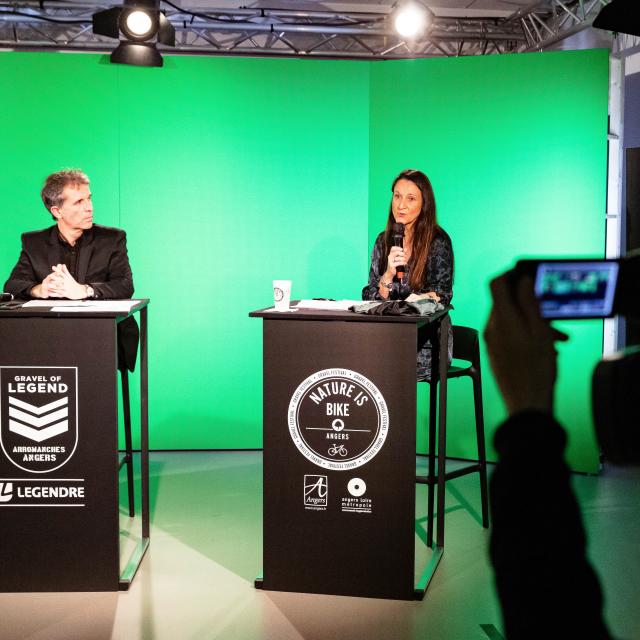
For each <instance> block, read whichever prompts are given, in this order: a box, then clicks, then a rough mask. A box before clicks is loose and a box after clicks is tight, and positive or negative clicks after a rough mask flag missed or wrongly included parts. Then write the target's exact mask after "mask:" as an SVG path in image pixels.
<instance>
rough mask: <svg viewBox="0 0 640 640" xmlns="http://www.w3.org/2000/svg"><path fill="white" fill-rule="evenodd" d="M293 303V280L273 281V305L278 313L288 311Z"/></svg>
mask: <svg viewBox="0 0 640 640" xmlns="http://www.w3.org/2000/svg"><path fill="white" fill-rule="evenodd" d="M289 302H291V280H274V281H273V305H274V307H275V308H276V311H287V310H288V309H289Z"/></svg>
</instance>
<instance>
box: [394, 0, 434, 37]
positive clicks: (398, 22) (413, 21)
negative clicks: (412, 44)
mask: <svg viewBox="0 0 640 640" xmlns="http://www.w3.org/2000/svg"><path fill="white" fill-rule="evenodd" d="M426 24H427V13H426V11H425V10H424V8H423V7H421V6H419V5H417V4H407V5H405V6H404V7H402V8H401V9H400V10H399V11H398V13H397V14H396V19H395V27H396V31H397V32H398V33H399V34H400V35H401V36H402V37H403V38H413V37H414V36H416V35H418V34H419V33H421V32H423V31H424V29H425V27H426Z"/></svg>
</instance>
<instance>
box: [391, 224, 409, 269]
mask: <svg viewBox="0 0 640 640" xmlns="http://www.w3.org/2000/svg"><path fill="white" fill-rule="evenodd" d="M392 233H393V246H394V247H402V248H404V225H403V224H402V223H401V222H394V223H393V231H392ZM406 271H407V267H406V265H404V264H402V265H400V266H399V267H396V278H398V280H402V279H403V278H404V276H405V273H406Z"/></svg>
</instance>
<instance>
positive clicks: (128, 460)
mask: <svg viewBox="0 0 640 640" xmlns="http://www.w3.org/2000/svg"><path fill="white" fill-rule="evenodd" d="M119 371H120V382H121V385H122V413H123V415H124V446H125V449H124V455H123V456H122V457H121V458H120V462H119V463H118V471H120V470H121V469H122V467H124V466H125V465H126V467H127V488H128V492H129V517H131V518H133V517H134V516H135V515H136V507H135V498H134V494H133V445H132V441H131V406H130V401H129V371H128V370H127V369H126V368H123V369H119Z"/></svg>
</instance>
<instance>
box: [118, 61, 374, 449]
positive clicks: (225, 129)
mask: <svg viewBox="0 0 640 640" xmlns="http://www.w3.org/2000/svg"><path fill="white" fill-rule="evenodd" d="M368 73H369V68H368V65H366V64H364V65H363V64H357V63H347V64H338V63H335V62H321V63H320V64H314V63H313V62H311V63H309V62H306V61H283V60H252V59H235V60H229V59H221V58H217V59H215V58H189V57H173V58H169V60H168V64H167V67H165V68H164V69H162V70H151V72H150V71H149V70H148V69H137V68H133V67H121V68H120V69H119V78H118V81H119V89H120V94H119V95H120V99H121V105H120V114H121V115H120V122H121V126H120V148H121V163H120V189H121V198H122V208H121V211H122V226H123V227H124V228H125V229H127V232H128V237H129V247H130V252H131V255H132V260H133V264H134V268H135V273H136V287H137V290H138V291H139V292H142V293H144V295H147V296H149V297H151V299H152V301H153V302H152V307H151V309H150V317H151V318H152V325H151V328H152V329H151V330H152V333H151V353H152V356H153V359H152V363H153V369H154V372H153V374H152V376H151V379H150V389H151V407H152V408H153V409H152V410H153V416H154V417H153V428H154V434H153V445H154V446H156V447H160V448H164V447H185V448H198V447H215V448H218V447H221V448H241V447H259V446H261V442H262V440H261V424H262V377H261V376H262V321H260V320H257V319H250V318H248V317H247V314H248V312H249V311H251V310H253V309H256V308H260V307H264V306H268V305H269V304H271V303H272V300H273V293H272V286H271V281H272V280H273V279H274V278H290V279H292V280H293V296H294V297H297V298H300V297H311V296H314V295H316V296H317V295H326V296H342V297H347V296H349V297H352V296H353V295H355V292H357V291H358V286H359V285H360V279H361V273H360V265H361V263H362V258H363V256H365V255H366V236H367V189H368V182H367V177H366V176H367V167H368V135H369V129H368V114H367V112H368Z"/></svg>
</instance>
